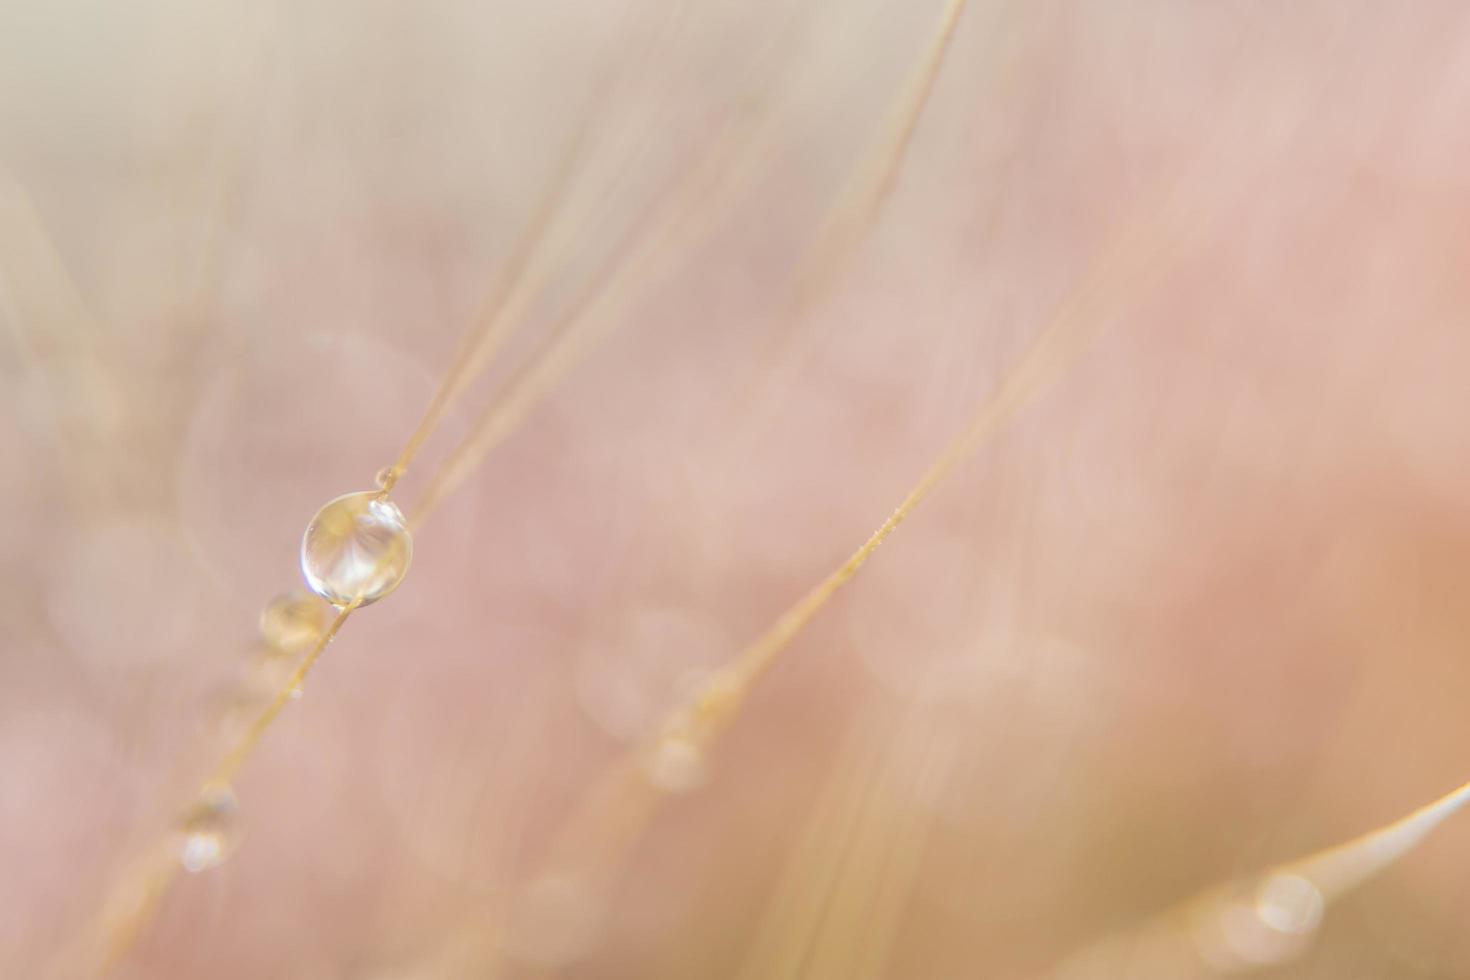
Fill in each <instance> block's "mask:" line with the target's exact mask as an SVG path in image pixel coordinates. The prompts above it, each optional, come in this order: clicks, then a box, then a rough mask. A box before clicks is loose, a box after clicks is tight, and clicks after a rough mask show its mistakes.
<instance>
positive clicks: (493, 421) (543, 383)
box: [409, 128, 738, 529]
mask: <svg viewBox="0 0 1470 980" xmlns="http://www.w3.org/2000/svg"><path fill="white" fill-rule="evenodd" d="M737 132H738V128H732V129H731V130H729V131H727V132H726V133H725V134H724V136H723V137H722V138H721V139H719V140H717V141H715V143H714V145H713V146H712V147H711V148H710V149H708V150H706V151H704V154H703V159H702V160H701V162H700V163H699V164H698V165H696V166H695V167H693V168H691V170H690V171H689V172H688V173H686V174H685V175H684V176H683V177H682V178H681V179H680V180H678V181H677V182H676V183H675V184H674V185H673V186H671V187H670V188H669V189H668V190H667V191H666V192H665V193H664V195H663V197H662V200H661V201H660V202H658V203H657V204H656V205H655V206H654V207H652V208H650V209H648V210H647V211H645V212H643V214H642V216H641V217H640V218H639V219H638V220H637V221H636V222H635V223H634V225H633V227H632V228H631V229H630V231H629V233H628V234H627V235H626V236H625V240H624V242H623V243H622V244H621V245H620V247H619V248H618V249H616V251H615V259H614V261H611V262H608V263H605V264H604V265H603V266H602V267H601V268H600V269H599V270H598V271H597V273H596V274H595V275H594V276H593V277H592V279H591V280H590V281H589V282H588V283H587V284H586V285H585V286H584V287H583V289H582V290H581V291H580V292H579V294H578V295H577V298H576V299H575V300H574V301H573V303H572V305H571V307H570V309H568V310H567V312H566V313H564V314H563V315H562V316H561V317H560V318H559V319H558V320H557V322H556V324H555V325H554V326H553V327H552V328H551V330H550V331H549V332H548V334H547V336H546V338H545V339H544V340H543V342H542V344H541V346H540V348H539V349H538V350H537V352H536V353H535V354H534V355H533V356H532V357H531V358H530V359H529V360H528V361H527V362H526V364H524V365H523V366H522V367H521V369H520V370H518V371H517V372H516V374H515V375H514V376H513V377H512V378H511V379H510V381H509V382H508V383H507V385H506V387H505V389H504V391H503V392H502V393H501V394H500V395H499V396H498V397H496V398H495V399H494V400H493V401H492V402H491V403H490V405H489V406H488V407H487V408H486V410H485V411H484V413H483V414H482V415H481V416H480V418H479V419H478V420H477V421H476V422H475V424H474V426H473V427H472V428H471V431H470V433H469V434H468V435H467V436H466V437H465V438H464V439H463V440H462V441H461V442H460V445H459V446H458V447H457V448H456V449H455V450H454V451H453V452H451V453H450V455H449V456H448V457H447V458H446V459H445V460H444V462H443V463H442V464H441V465H440V466H439V468H438V469H437V470H436V472H435V474H434V476H433V477H432V478H431V479H430V481H429V484H428V486H427V487H426V488H425V490H424V492H423V494H422V495H421V496H420V497H419V499H418V501H417V502H416V503H415V505H414V506H413V508H412V510H411V512H410V516H409V524H410V527H411V528H414V529H417V528H418V527H419V526H421V525H422V524H423V522H424V521H425V520H427V519H428V516H429V514H430V513H431V512H433V510H434V509H435V508H436V507H437V506H438V505H439V503H440V502H441V501H442V500H443V498H444V497H445V496H447V495H448V494H450V493H452V492H453V491H454V490H455V489H456V488H457V487H458V486H459V485H460V484H461V483H463V482H464V480H465V478H466V477H468V476H469V474H470V473H471V472H473V471H474V469H475V467H477V466H478V465H479V463H480V462H481V461H482V460H483V459H484V457H485V455H486V454H487V453H488V452H490V450H492V449H494V448H495V447H496V446H498V445H499V444H500V443H501V442H502V441H504V439H505V438H506V437H507V436H509V435H510V434H511V433H512V432H513V431H515V429H516V427H517V426H518V425H519V424H520V423H521V422H522V421H523V420H524V419H525V417H526V416H527V414H529V412H530V411H531V409H532V408H533V407H534V406H535V405H536V404H537V403H538V402H539V401H540V400H541V399H542V398H543V397H544V396H545V395H546V394H547V393H548V392H549V391H550V390H551V389H552V388H553V387H554V386H555V385H556V384H557V383H558V382H559V381H560V380H561V379H562V378H563V377H565V375H566V374H567V373H568V372H569V371H571V370H572V369H573V368H574V367H575V366H576V365H577V364H578V363H579V362H580V360H581V359H582V358H583V357H584V356H586V354H587V353H589V352H590V351H591V350H592V349H593V347H594V346H595V345H596V343H597V342H598V341H599V340H601V339H602V337H603V336H604V335H605V333H606V332H608V331H609V330H610V329H611V328H612V327H613V326H615V325H616V322H617V316H618V314H619V313H620V312H622V311H623V310H624V309H625V308H626V306H627V304H628V302H629V301H630V300H631V299H632V298H633V296H634V295H636V289H637V287H638V286H640V285H642V284H643V283H646V282H648V281H649V280H651V279H654V278H656V277H657V275H658V274H659V272H660V271H661V269H660V266H659V264H658V260H659V259H661V258H667V257H669V256H671V255H674V254H677V253H678V252H679V251H680V249H679V247H678V246H679V245H681V244H686V243H687V242H688V241H689V240H690V239H692V238H693V237H695V236H696V235H697V234H698V233H700V232H702V231H703V230H705V229H706V228H708V227H709V225H710V224H711V223H712V221H713V219H714V217H715V216H717V215H718V214H720V213H722V212H721V210H720V209H719V208H707V209H706V210H704V211H703V212H702V213H701V216H702V217H703V219H704V220H702V221H700V222H697V223H694V224H692V225H691V224H689V223H688V222H687V219H688V217H689V213H690V210H691V209H692V208H693V206H694V205H695V203H696V202H699V201H701V200H702V199H705V198H706V197H707V195H708V192H709V190H710V188H711V186H712V185H714V184H717V183H720V181H721V178H722V177H723V176H724V175H725V174H726V173H727V172H728V169H729V160H730V159H731V155H730V153H729V151H730V150H731V147H732V144H733V142H734V138H735V136H736V135H737ZM733 190H734V187H733V186H732V185H731V184H730V183H729V182H725V183H724V193H723V195H722V198H723V199H728V198H729V197H730V196H731V194H732V191H733Z"/></svg>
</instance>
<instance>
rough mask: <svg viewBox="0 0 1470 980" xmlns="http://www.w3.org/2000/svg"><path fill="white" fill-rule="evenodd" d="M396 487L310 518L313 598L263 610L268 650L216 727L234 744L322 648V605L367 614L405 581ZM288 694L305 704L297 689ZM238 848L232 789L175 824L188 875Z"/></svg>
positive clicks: (253, 660) (305, 548)
mask: <svg viewBox="0 0 1470 980" xmlns="http://www.w3.org/2000/svg"><path fill="white" fill-rule="evenodd" d="M395 482H397V472H396V471H394V470H393V469H391V468H389V469H386V470H384V471H383V472H381V473H379V474H378V486H379V489H378V490H375V491H374V490H367V491H361V492H358V493H349V494H344V495H343V496H340V497H337V498H336V499H334V500H331V501H328V502H327V504H326V505H325V506H323V507H322V508H321V510H319V511H317V513H316V515H315V516H314V517H312V519H311V523H310V524H308V525H307V528H306V533H305V535H303V537H302V540H301V572H302V575H303V577H304V578H305V579H306V584H307V585H308V586H309V587H310V588H311V592H310V593H308V592H302V591H295V592H288V593H285V594H283V595H279V596H277V597H275V598H274V599H272V600H271V601H270V602H269V603H267V604H266V606H265V608H264V609H263V610H261V613H260V643H259V644H258V645H257V646H256V647H255V648H253V649H252V651H251V654H250V657H249V659H248V661H247V664H246V668H245V676H244V678H243V679H242V682H241V683H240V684H238V685H234V686H232V687H231V688H230V689H229V690H228V691H226V692H225V693H224V694H223V696H222V699H221V703H220V704H218V705H217V708H218V710H217V712H216V717H215V723H216V725H217V728H218V733H219V734H220V735H221V736H223V737H224V738H225V739H226V740H228V741H231V742H233V741H234V740H236V739H238V738H239V737H241V736H242V735H243V734H244V732H245V731H246V730H247V729H248V726H249V724H250V723H251V722H252V720H253V719H254V718H255V717H257V716H258V715H259V712H260V709H261V707H262V705H263V704H265V703H266V702H267V701H268V699H269V698H271V697H274V696H278V692H280V691H281V690H282V689H283V688H284V687H285V685H287V684H288V683H291V678H292V677H293V676H294V675H295V674H296V673H297V671H298V670H299V669H300V666H301V662H302V658H303V657H305V656H307V655H308V653H309V652H310V651H312V650H313V649H316V648H317V647H318V646H319V645H320V644H321V643H322V642H323V639H322V637H323V634H324V632H325V631H326V630H327V628H328V620H329V617H328V606H327V605H326V604H324V603H323V602H322V600H323V599H325V600H326V602H327V603H330V604H331V605H332V606H336V607H338V608H339V609H343V608H355V607H357V606H365V605H367V604H369V603H372V602H376V601H378V600H379V599H381V598H383V596H385V595H387V594H388V593H390V592H392V591H393V590H394V589H395V588H397V587H398V584H399V583H400V582H402V581H403V577H404V575H405V574H406V573H407V572H408V565H409V561H410V560H411V558H412V557H413V541H412V538H411V537H410V535H409V531H408V522H407V521H406V520H405V519H404V516H403V512H402V511H400V510H399V509H398V507H397V505H395V504H394V503H393V502H392V501H390V500H389V499H388V498H387V492H388V490H390V489H392V486H393V484H394V483H395ZM312 593H315V594H314V595H313V594H312ZM287 693H288V694H289V695H290V696H291V697H292V698H299V697H301V687H300V683H299V681H298V682H297V683H295V684H293V685H292V687H291V689H290V691H288V692H287ZM239 839H240V831H239V803H238V801H237V800H236V799H235V794H234V791H233V790H232V789H231V788H230V786H229V785H228V783H225V782H211V783H209V784H208V785H206V786H205V787H204V789H202V790H201V791H200V793H199V796H198V797H197V798H196V799H195V800H194V802H193V803H192V804H190V806H189V807H188V808H187V809H186V810H185V811H184V812H183V813H182V814H181V815H180V816H179V819H178V821H177V823H176V824H175V853H176V855H177V857H178V861H179V864H180V865H181V866H182V867H183V869H184V870H185V871H189V872H200V871H207V870H209V869H210V868H213V867H216V866H217V865H219V864H220V863H222V862H223V861H224V860H225V859H226V858H228V857H229V856H230V854H232V853H233V852H234V850H235V849H236V847H238V846H239Z"/></svg>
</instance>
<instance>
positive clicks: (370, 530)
mask: <svg viewBox="0 0 1470 980" xmlns="http://www.w3.org/2000/svg"><path fill="white" fill-rule="evenodd" d="M412 558H413V539H412V538H411V537H410V536H409V533H408V522H407V521H405V520H404V517H403V512H402V511H401V510H399V509H398V506H397V505H396V504H394V503H393V502H392V501H391V500H387V499H385V498H383V497H381V496H380V495H379V494H377V493H376V492H374V491H371V490H367V491H362V492H359V493H349V494H345V495H343V496H341V497H338V498H337V499H335V500H332V501H330V502H329V503H327V505H326V506H324V507H323V508H322V509H321V510H319V511H317V513H316V516H315V517H313V518H312V519H311V523H310V524H309V525H307V528H306V534H305V535H304V536H303V537H302V539H301V571H302V574H304V575H305V576H306V584H307V585H308V586H310V587H311V590H312V591H313V592H315V593H316V594H317V595H319V596H321V597H322V598H323V599H326V600H327V601H328V602H330V603H332V604H333V605H337V606H346V605H349V604H351V603H352V602H354V601H360V602H361V604H362V605H367V604H368V603H372V602H376V601H378V600H379V599H381V598H383V596H385V595H387V594H388V593H389V592H392V591H393V590H394V589H395V588H397V587H398V583H400V582H402V581H403V576H404V575H405V574H407V572H408V565H409V561H410V560H411V559H412Z"/></svg>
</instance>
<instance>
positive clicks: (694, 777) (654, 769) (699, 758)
mask: <svg viewBox="0 0 1470 980" xmlns="http://www.w3.org/2000/svg"><path fill="white" fill-rule="evenodd" d="M643 771H644V774H645V775H646V776H647V777H648V781H649V782H651V783H653V785H655V786H657V787H658V788H659V789H662V790H665V791H666V792H669V793H688V792H691V791H693V790H696V789H698V788H699V787H701V786H703V785H704V782H705V779H706V777H707V775H708V774H707V773H706V771H705V765H704V753H703V752H702V751H701V750H700V748H699V746H698V745H696V744H695V743H694V742H693V741H692V740H691V739H688V738H680V737H678V736H667V737H665V738H661V739H659V741H658V744H656V745H655V746H654V747H653V750H652V751H651V752H649V753H648V755H647V756H645V757H644V760H643Z"/></svg>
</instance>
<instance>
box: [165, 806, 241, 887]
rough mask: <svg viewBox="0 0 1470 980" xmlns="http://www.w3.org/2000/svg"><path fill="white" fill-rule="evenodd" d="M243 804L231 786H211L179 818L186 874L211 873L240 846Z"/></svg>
mask: <svg viewBox="0 0 1470 980" xmlns="http://www.w3.org/2000/svg"><path fill="white" fill-rule="evenodd" d="M238 811H239V804H238V803H237V802H236V801H235V794H234V793H233V792H231V791H230V788H229V787H228V786H223V785H218V786H209V787H206V788H205V789H204V791H203V792H201V793H200V794H199V799H198V800H196V801H195V802H194V805H193V806H191V807H189V809H188V810H185V811H184V815H183V816H182V817H180V818H179V823H178V833H179V863H180V864H182V865H183V866H184V870H185V871H189V872H199V871H207V870H209V869H210V868H213V867H215V866H216V865H218V864H219V863H220V862H222V861H224V859H225V858H227V857H229V856H230V854H232V853H233V852H234V850H235V847H236V846H237V845H238V844H239V829H238V826H237V820H236V817H237V814H238Z"/></svg>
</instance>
